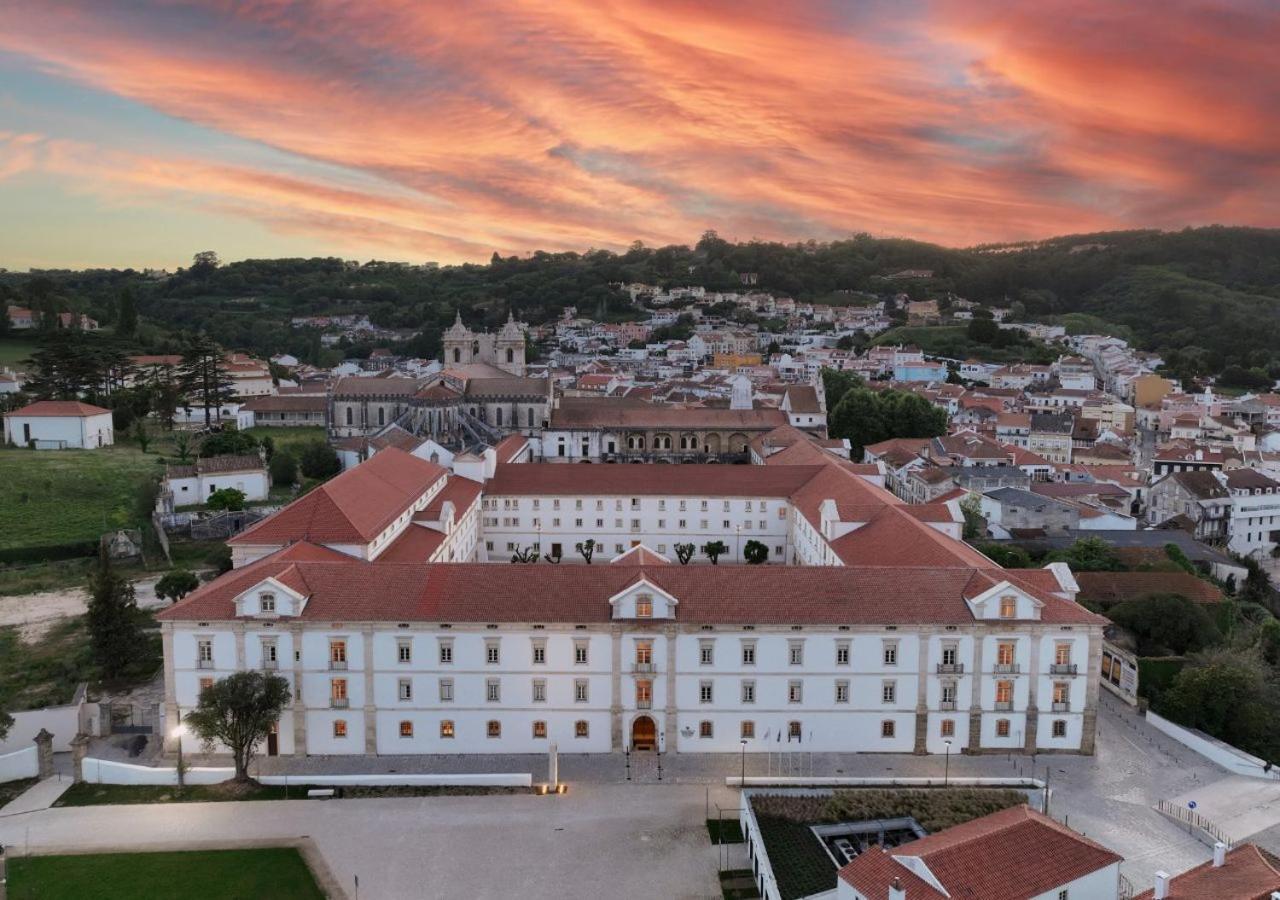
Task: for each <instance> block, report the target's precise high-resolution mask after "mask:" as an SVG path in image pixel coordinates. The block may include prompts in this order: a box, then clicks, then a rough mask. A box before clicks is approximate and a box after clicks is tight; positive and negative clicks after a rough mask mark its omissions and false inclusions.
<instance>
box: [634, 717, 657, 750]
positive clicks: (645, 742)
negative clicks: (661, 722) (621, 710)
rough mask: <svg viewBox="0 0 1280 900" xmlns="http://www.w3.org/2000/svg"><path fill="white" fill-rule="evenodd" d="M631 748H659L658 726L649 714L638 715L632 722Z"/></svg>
mask: <svg viewBox="0 0 1280 900" xmlns="http://www.w3.org/2000/svg"><path fill="white" fill-rule="evenodd" d="M631 749H632V750H657V749H658V726H657V725H655V724H654V721H653V719H651V718H649V717H648V716H636V719H635V721H634V722H632V723H631Z"/></svg>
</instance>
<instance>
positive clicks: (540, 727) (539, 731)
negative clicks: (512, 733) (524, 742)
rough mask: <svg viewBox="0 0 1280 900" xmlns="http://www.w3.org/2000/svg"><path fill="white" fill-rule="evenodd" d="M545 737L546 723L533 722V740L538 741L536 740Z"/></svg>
mask: <svg viewBox="0 0 1280 900" xmlns="http://www.w3.org/2000/svg"><path fill="white" fill-rule="evenodd" d="M546 736H547V723H546V722H543V721H541V720H539V721H537V722H534V723H533V737H534V739H535V740H536V739H538V738H544V737H546Z"/></svg>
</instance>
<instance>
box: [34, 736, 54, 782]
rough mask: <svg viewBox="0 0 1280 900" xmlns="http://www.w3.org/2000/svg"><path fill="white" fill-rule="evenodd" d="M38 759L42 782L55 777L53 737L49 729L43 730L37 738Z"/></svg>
mask: <svg viewBox="0 0 1280 900" xmlns="http://www.w3.org/2000/svg"><path fill="white" fill-rule="evenodd" d="M35 742H36V759H37V761H38V765H39V770H40V771H39V775H40V780H41V781H43V780H44V779H46V778H52V777H53V735H52V734H50V733H49V731H48V729H46V728H41V729H40V733H39V734H37V735H36V737H35Z"/></svg>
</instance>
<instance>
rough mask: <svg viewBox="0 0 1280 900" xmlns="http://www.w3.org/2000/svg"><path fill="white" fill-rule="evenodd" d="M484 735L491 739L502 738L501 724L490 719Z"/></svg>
mask: <svg viewBox="0 0 1280 900" xmlns="http://www.w3.org/2000/svg"><path fill="white" fill-rule="evenodd" d="M485 733H486V734H488V736H489V737H491V738H500V737H502V723H501V722H499V721H498V720H497V719H490V720H489V724H488V726H487V727H486V729H485Z"/></svg>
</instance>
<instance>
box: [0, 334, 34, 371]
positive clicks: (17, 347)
mask: <svg viewBox="0 0 1280 900" xmlns="http://www.w3.org/2000/svg"><path fill="white" fill-rule="evenodd" d="M36 349H37V347H36V342H35V341H28V340H25V339H22V338H17V339H15V338H7V339H5V340H0V368H9V369H16V368H19V367H22V361H23V360H25V359H27V358H28V357H29V356H31V354H32V353H35V352H36Z"/></svg>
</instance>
